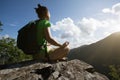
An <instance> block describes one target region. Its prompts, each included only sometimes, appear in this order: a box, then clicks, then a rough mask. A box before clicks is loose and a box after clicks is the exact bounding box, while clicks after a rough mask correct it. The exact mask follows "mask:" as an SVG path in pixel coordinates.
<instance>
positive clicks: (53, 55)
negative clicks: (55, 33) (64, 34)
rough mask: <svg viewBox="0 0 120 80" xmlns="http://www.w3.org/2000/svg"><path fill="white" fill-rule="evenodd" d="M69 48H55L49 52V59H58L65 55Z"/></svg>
mask: <svg viewBox="0 0 120 80" xmlns="http://www.w3.org/2000/svg"><path fill="white" fill-rule="evenodd" d="M69 51H70V50H69V48H68V47H62V46H61V47H60V48H57V49H55V50H54V51H53V52H51V53H50V54H49V57H50V60H59V59H62V58H64V57H66V56H67V54H68V53H69Z"/></svg>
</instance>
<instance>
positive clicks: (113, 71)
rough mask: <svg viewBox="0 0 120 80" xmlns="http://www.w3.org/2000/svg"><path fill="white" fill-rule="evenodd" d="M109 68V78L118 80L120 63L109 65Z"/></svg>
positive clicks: (119, 79) (119, 77)
mask: <svg viewBox="0 0 120 80" xmlns="http://www.w3.org/2000/svg"><path fill="white" fill-rule="evenodd" d="M109 68H110V73H109V75H110V76H111V78H112V79H111V80H120V65H110V66H109Z"/></svg>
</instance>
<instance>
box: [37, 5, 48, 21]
mask: <svg viewBox="0 0 120 80" xmlns="http://www.w3.org/2000/svg"><path fill="white" fill-rule="evenodd" d="M35 11H36V13H37V15H38V17H39V18H40V19H47V20H49V19H50V13H49V11H48V9H47V7H45V6H41V5H40V4H38V8H35Z"/></svg>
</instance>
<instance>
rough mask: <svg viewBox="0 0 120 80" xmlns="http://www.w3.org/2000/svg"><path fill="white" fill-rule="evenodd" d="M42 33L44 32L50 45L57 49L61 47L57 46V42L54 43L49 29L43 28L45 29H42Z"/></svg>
mask: <svg viewBox="0 0 120 80" xmlns="http://www.w3.org/2000/svg"><path fill="white" fill-rule="evenodd" d="M44 32H45V37H46V40H47V41H48V42H49V43H50V44H52V45H54V46H59V47H61V46H62V45H61V44H59V43H58V42H57V41H55V40H54V39H53V38H52V37H51V33H50V29H49V28H45V29H44Z"/></svg>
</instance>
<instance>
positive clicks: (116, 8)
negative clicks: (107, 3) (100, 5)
mask: <svg viewBox="0 0 120 80" xmlns="http://www.w3.org/2000/svg"><path fill="white" fill-rule="evenodd" d="M102 11H103V12H104V13H112V14H115V15H119V16H120V3H117V4H115V5H113V6H112V8H104V9H103V10H102Z"/></svg>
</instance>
